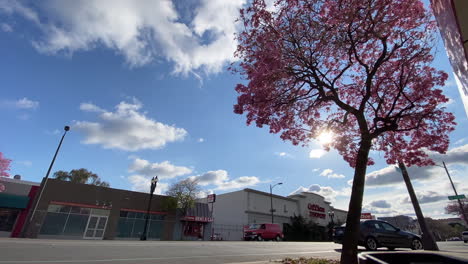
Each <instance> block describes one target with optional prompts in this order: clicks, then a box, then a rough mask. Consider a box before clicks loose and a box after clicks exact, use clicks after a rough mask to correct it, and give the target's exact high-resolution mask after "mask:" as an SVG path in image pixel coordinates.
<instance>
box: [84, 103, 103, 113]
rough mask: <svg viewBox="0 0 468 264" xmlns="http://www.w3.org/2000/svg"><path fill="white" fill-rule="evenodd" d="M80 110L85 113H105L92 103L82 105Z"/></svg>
mask: <svg viewBox="0 0 468 264" xmlns="http://www.w3.org/2000/svg"><path fill="white" fill-rule="evenodd" d="M80 110H81V111H85V112H97V113H101V112H105V111H104V110H103V109H101V108H100V107H98V106H96V105H94V104H92V103H81V104H80Z"/></svg>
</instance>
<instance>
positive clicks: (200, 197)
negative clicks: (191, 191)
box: [196, 190, 214, 199]
mask: <svg viewBox="0 0 468 264" xmlns="http://www.w3.org/2000/svg"><path fill="white" fill-rule="evenodd" d="M213 193H214V191H213V190H204V191H200V192H198V193H197V194H196V196H197V198H198V199H202V198H206V197H207V196H208V195H209V194H213Z"/></svg>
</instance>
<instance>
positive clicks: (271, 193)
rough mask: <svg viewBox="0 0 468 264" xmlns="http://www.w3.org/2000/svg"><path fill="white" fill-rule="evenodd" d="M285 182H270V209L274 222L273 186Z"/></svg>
mask: <svg viewBox="0 0 468 264" xmlns="http://www.w3.org/2000/svg"><path fill="white" fill-rule="evenodd" d="M281 184H283V183H282V182H278V183H277V184H275V185H273V186H272V185H271V184H270V202H271V207H270V211H271V223H272V224H273V212H274V210H273V188H275V186H276V185H281Z"/></svg>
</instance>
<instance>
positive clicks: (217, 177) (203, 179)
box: [189, 170, 260, 190]
mask: <svg viewBox="0 0 468 264" xmlns="http://www.w3.org/2000/svg"><path fill="white" fill-rule="evenodd" d="M189 178H190V179H191V180H197V181H198V183H199V184H200V185H201V186H207V185H214V186H216V187H215V189H216V190H228V189H240V188H245V187H248V186H253V185H256V184H257V183H259V182H260V180H259V179H258V178H257V177H254V176H243V177H239V178H236V179H234V180H230V179H229V176H228V173H227V171H225V170H216V171H208V172H206V173H204V174H202V175H198V176H191V177H189Z"/></svg>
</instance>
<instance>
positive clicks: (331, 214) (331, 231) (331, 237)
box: [328, 211, 335, 240]
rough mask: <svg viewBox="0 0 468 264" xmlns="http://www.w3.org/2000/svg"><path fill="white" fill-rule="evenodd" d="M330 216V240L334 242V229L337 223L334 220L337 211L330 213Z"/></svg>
mask: <svg viewBox="0 0 468 264" xmlns="http://www.w3.org/2000/svg"><path fill="white" fill-rule="evenodd" d="M328 216H329V217H330V220H331V221H330V224H329V225H328V226H329V228H328V235H329V237H330V240H333V229H334V228H335V222H334V221H333V218H334V217H335V211H328Z"/></svg>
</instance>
